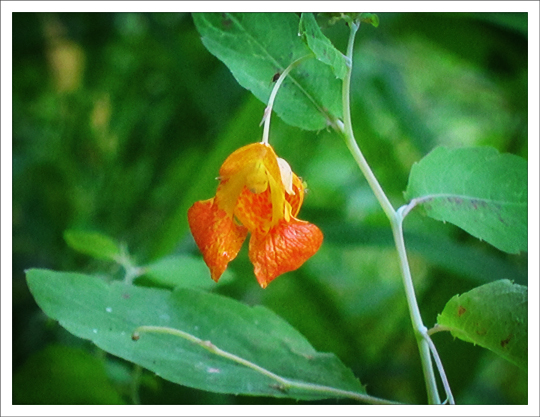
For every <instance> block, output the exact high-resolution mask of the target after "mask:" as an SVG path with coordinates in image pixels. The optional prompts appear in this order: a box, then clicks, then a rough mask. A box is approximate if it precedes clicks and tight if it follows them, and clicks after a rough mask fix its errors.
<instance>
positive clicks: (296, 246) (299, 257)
mask: <svg viewBox="0 0 540 417" xmlns="http://www.w3.org/2000/svg"><path fill="white" fill-rule="evenodd" d="M322 240H323V234H322V232H321V231H320V230H319V228H318V227H317V226H315V225H314V224H311V223H308V222H305V221H302V220H298V219H296V218H294V217H291V219H290V221H289V222H287V221H284V220H282V221H281V222H279V223H278V224H277V225H276V226H275V227H274V228H272V229H271V230H270V231H269V232H268V233H266V234H259V233H254V234H252V236H251V239H250V242H249V259H250V260H251V262H252V263H253V266H254V267H255V276H256V277H257V281H259V284H260V286H261V287H262V288H265V287H266V286H267V285H268V284H269V283H270V282H271V281H272V280H273V279H274V278H276V277H277V276H279V275H281V274H284V273H285V272H289V271H294V270H295V269H298V268H300V267H301V266H302V264H303V263H304V262H306V261H307V260H308V259H309V258H310V257H311V256H313V255H314V254H315V253H316V252H317V250H319V247H320V246H321V244H322Z"/></svg>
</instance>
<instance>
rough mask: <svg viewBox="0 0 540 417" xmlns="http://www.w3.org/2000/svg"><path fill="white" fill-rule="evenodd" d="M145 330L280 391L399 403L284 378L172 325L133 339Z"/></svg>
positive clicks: (152, 327) (133, 337) (375, 402)
mask: <svg viewBox="0 0 540 417" xmlns="http://www.w3.org/2000/svg"><path fill="white" fill-rule="evenodd" d="M144 332H151V333H164V334H170V335H173V336H178V337H181V338H183V339H185V340H188V341H190V342H192V343H195V344H197V345H199V346H200V347H201V348H203V349H206V350H208V351H209V352H211V353H213V354H214V355H217V356H221V357H222V358H225V359H228V360H230V361H232V362H235V363H238V364H240V365H243V366H245V367H247V368H250V369H252V370H254V371H256V372H258V373H260V374H262V375H265V376H267V377H268V378H270V379H273V380H274V381H276V382H277V384H275V385H273V386H275V388H276V389H278V390H280V391H287V390H289V389H291V388H296V389H301V390H304V391H315V392H321V393H325V394H329V395H331V396H336V397H344V398H352V399H354V400H357V401H362V402H365V403H368V404H386V405H390V404H399V403H397V402H393V401H388V400H385V399H382V398H377V397H373V396H371V395H367V394H362V393H358V392H353V391H346V390H341V389H338V388H334V387H328V386H325V385H318V384H310V383H307V382H300V381H294V380H291V379H287V378H283V377H281V376H279V375H277V374H275V373H273V372H271V371H269V370H267V369H265V368H263V367H261V366H259V365H257V364H255V363H253V362H250V361H248V360H246V359H244V358H241V357H240V356H236V355H235V354H233V353H230V352H227V351H225V350H223V349H220V348H218V347H217V346H216V345H214V344H213V343H212V342H210V341H209V340H202V339H199V338H198V337H196V336H193V335H192V334H189V333H186V332H184V331H182V330H178V329H173V328H171V327H161V326H140V327H137V328H136V329H135V331H134V332H133V336H132V339H133V340H139V338H140V333H144Z"/></svg>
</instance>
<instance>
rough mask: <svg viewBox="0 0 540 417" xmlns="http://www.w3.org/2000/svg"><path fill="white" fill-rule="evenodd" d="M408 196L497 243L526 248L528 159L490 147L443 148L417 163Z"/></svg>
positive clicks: (507, 247)
mask: <svg viewBox="0 0 540 417" xmlns="http://www.w3.org/2000/svg"><path fill="white" fill-rule="evenodd" d="M405 198H407V199H408V200H412V199H415V201H414V203H416V204H421V205H422V206H423V207H424V209H425V212H426V214H427V215H428V216H430V217H432V218H434V219H437V220H442V221H448V222H450V223H453V224H455V225H456V226H459V227H461V228H462V229H464V230H465V231H467V232H468V233H470V234H471V235H473V236H475V237H477V238H479V239H482V240H485V241H486V242H488V243H490V244H492V245H493V246H495V247H496V248H498V249H500V250H502V251H505V252H509V253H517V252H519V251H527V161H525V160H524V159H523V158H520V157H518V156H516V155H511V154H499V153H498V152H497V150H495V149H494V148H490V147H478V148H458V149H448V148H445V147H439V148H436V149H435V150H433V151H432V152H431V153H429V154H428V155H427V156H426V157H425V158H423V159H422V160H421V161H420V162H418V163H415V164H414V166H413V167H412V169H411V173H410V176H409V184H408V186H407V191H406V192H405Z"/></svg>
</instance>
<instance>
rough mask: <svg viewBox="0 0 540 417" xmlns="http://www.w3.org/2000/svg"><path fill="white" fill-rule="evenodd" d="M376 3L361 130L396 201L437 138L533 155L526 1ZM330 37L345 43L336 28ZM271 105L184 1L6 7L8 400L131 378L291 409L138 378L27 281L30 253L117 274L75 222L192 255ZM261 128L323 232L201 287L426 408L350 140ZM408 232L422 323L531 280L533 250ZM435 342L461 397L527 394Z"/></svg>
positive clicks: (514, 379)
mask: <svg viewBox="0 0 540 417" xmlns="http://www.w3.org/2000/svg"><path fill="white" fill-rule="evenodd" d="M378 16H379V20H380V24H379V27H378V28H374V27H373V26H371V25H362V26H361V28H360V31H359V33H358V36H357V43H356V48H355V58H354V70H353V80H352V98H353V103H352V109H353V126H354V128H355V133H356V136H357V139H358V141H359V144H360V146H361V148H362V150H363V151H364V153H365V156H366V158H367V160H368V162H369V163H370V165H371V166H372V168H373V170H374V172H375V174H376V175H377V177H378V178H379V180H380V182H381V185H382V186H383V188H384V189H385V191H386V192H387V193H388V194H389V197H390V199H391V201H392V203H393V204H394V206H396V207H398V206H400V205H402V204H403V203H405V200H404V198H403V194H402V193H403V191H404V190H405V187H406V184H407V178H408V174H409V170H410V168H411V166H412V164H413V163H414V162H415V161H418V160H419V159H420V158H421V157H422V156H424V155H425V154H427V153H428V152H429V151H430V150H431V149H432V148H434V147H435V146H437V145H446V146H455V145H490V146H492V147H495V148H496V149H498V150H499V152H510V153H514V154H517V155H520V156H523V157H525V158H527V15H526V14H413V13H410V14H385V13H378ZM323 32H324V33H325V34H326V35H327V36H329V37H330V38H331V39H332V40H333V41H334V44H335V45H336V46H337V47H338V49H340V50H341V51H344V49H345V48H344V47H345V45H346V41H347V35H348V30H347V27H346V26H345V25H344V23H339V22H338V23H336V24H334V25H328V26H326V25H325V26H323ZM269 83H271V79H269ZM277 100H278V101H279V95H278V98H277ZM263 110H264V104H263V103H261V102H259V101H258V100H257V99H256V98H254V97H253V96H252V95H251V93H249V92H247V91H245V90H243V89H242V88H241V87H240V86H239V85H238V83H237V82H236V81H235V79H234V78H233V76H232V75H231V74H230V72H229V71H228V69H227V68H226V67H225V66H224V65H223V64H221V63H220V62H219V61H218V60H217V59H216V58H214V57H213V56H212V55H211V54H210V53H209V52H208V51H207V50H206V49H205V47H204V46H203V44H202V42H201V40H200V37H199V34H198V33H197V31H196V30H195V26H194V24H193V20H192V17H191V16H190V15H189V14H136V13H119V14H113V13H111V14H106V13H96V14H77V13H75V14H74V13H70V14H33V13H18V14H14V17H13V372H14V377H13V378H14V391H16V392H14V395H13V400H14V401H16V402H18V403H28V402H33V403H45V402H47V398H49V401H51V402H52V401H54V402H58V403H70V402H71V403H72V402H82V403H90V402H103V403H109V402H110V403H112V402H121V401H124V402H132V401H137V395H135V394H134V393H133V392H132V390H131V387H132V380H133V378H135V379H136V380H138V381H140V390H139V397H140V401H141V402H142V403H149V404H170V403H173V404H199V403H200V404H204V403H212V404H214V403H217V404H242V403H296V402H292V401H290V400H278V399H272V398H266V397H241V396H228V395H220V394H214V393H208V392H205V391H197V390H192V389H187V388H185V387H182V386H179V385H175V384H172V383H169V382H166V381H164V380H162V379H160V378H159V377H156V376H154V375H152V374H150V373H149V372H146V371H142V372H141V371H140V370H138V369H136V368H134V367H133V365H132V364H130V363H127V362H123V361H121V360H119V359H117V358H115V357H113V356H111V355H106V354H104V353H103V352H101V351H99V350H98V349H96V347H95V346H92V345H90V344H88V343H87V342H84V341H82V340H80V339H77V338H75V337H73V336H71V335H70V334H68V333H67V332H66V331H64V330H63V329H62V328H61V327H60V326H59V325H58V324H56V323H53V322H50V321H48V320H47V319H46V317H45V316H44V314H43V312H42V311H41V310H40V309H39V308H37V306H36V305H35V303H34V301H33V299H32V297H31V295H30V294H29V292H28V289H27V287H26V283H25V279H24V270H25V269H27V268H30V267H43V268H50V269H55V270H60V271H80V272H87V273H102V274H104V273H106V274H108V275H113V276H119V275H120V272H121V271H118V270H117V269H114V268H113V269H111V266H110V263H108V262H105V261H98V260H96V261H90V260H89V258H88V257H87V256H85V255H83V254H80V253H77V252H75V251H74V250H72V249H70V248H69V246H68V245H67V244H66V242H65V240H64V232H65V231H66V230H68V229H79V230H89V231H92V230H96V231H99V232H102V233H105V234H107V235H110V236H114V238H115V239H116V240H120V241H123V242H125V244H126V245H127V246H128V248H129V250H130V253H132V254H134V255H135V257H136V260H137V261H138V263H139V264H140V265H148V264H152V263H153V262H157V261H158V260H159V259H161V258H162V257H163V256H166V255H173V256H200V255H199V254H198V252H197V250H196V247H195V245H194V243H193V240H192V238H191V236H190V235H189V231H188V227H187V219H186V211H187V208H188V207H189V206H191V204H193V202H194V201H197V200H201V199H205V198H209V197H211V196H212V195H213V194H214V191H215V187H216V185H217V184H216V181H215V177H216V176H217V173H218V169H219V166H220V165H221V163H222V162H223V160H224V159H225V158H226V156H227V155H228V154H229V153H231V152H232V151H233V150H234V149H236V148H238V147H240V146H242V145H245V144H247V143H251V142H255V141H258V140H260V138H261V135H262V129H261V128H260V127H259V122H260V120H261V118H262V115H263ZM270 141H271V143H272V144H273V146H274V147H275V149H276V152H277V153H278V154H279V155H280V156H281V157H283V158H285V159H287V161H288V162H289V163H290V165H291V166H292V167H293V169H294V171H295V172H297V173H298V174H299V175H301V176H302V177H303V179H304V180H305V181H307V184H308V187H309V193H308V195H307V197H306V201H305V203H304V206H303V208H302V213H303V214H302V216H303V218H305V219H306V220H309V221H310V222H313V223H315V224H317V225H318V226H320V228H321V229H322V231H323V233H324V234H325V242H324V243H323V246H322V248H321V250H320V251H319V252H318V253H317V255H316V256H314V257H313V258H312V259H311V260H310V261H308V262H307V263H306V264H305V265H304V266H303V267H302V268H300V269H299V270H298V271H295V272H292V273H288V274H286V275H284V276H282V277H280V278H278V279H276V281H274V282H273V283H272V285H270V286H269V287H268V288H267V289H265V290H262V289H260V287H259V286H258V285H257V283H256V281H255V279H254V277H253V272H252V267H251V265H250V263H249V261H248V258H247V253H246V252H247V251H246V250H243V251H242V252H241V253H240V255H239V258H238V259H237V261H235V262H234V263H232V264H231V265H230V266H229V269H230V271H231V272H232V273H233V278H231V279H230V280H228V282H227V283H225V284H224V285H219V286H210V288H211V291H215V292H219V293H221V294H224V295H227V296H229V297H233V298H235V299H238V300H240V301H242V302H244V303H246V304H249V305H256V304H257V305H258V304H262V305H265V306H266V307H268V308H270V309H271V310H273V311H274V312H275V313H277V314H278V315H279V316H281V317H283V318H284V319H286V320H287V321H288V322H289V323H290V324H291V325H292V326H293V327H295V328H296V329H297V330H298V331H300V333H302V334H303V335H304V336H305V337H306V339H307V340H309V342H310V343H311V344H312V345H313V347H314V348H315V349H316V350H317V351H328V352H333V353H335V354H336V355H337V356H338V357H339V358H340V359H341V361H342V362H343V363H345V365H347V366H348V367H350V368H351V369H352V370H353V371H354V372H355V374H356V375H357V376H358V377H359V378H360V379H361V381H362V382H363V383H367V384H368V392H369V393H370V394H372V395H376V396H380V397H385V398H389V399H393V400H397V401H405V402H425V400H426V398H425V386H424V382H423V376H422V372H421V366H420V361H419V357H418V352H417V347H416V342H415V340H414V336H413V335H412V331H411V326H410V323H409V321H410V320H409V314H408V311H407V308H406V304H405V299H404V293H403V288H402V284H401V279H400V277H399V270H398V265H397V257H396V254H395V251H394V249H393V246H392V240H391V234H390V233H389V227H388V224H387V220H386V218H385V217H384V215H383V213H382V211H381V209H380V208H379V207H378V205H377V203H376V200H375V198H374V197H373V195H372V193H371V191H370V189H369V188H368V186H367V184H366V182H365V180H364V179H363V178H362V176H361V174H360V172H359V170H358V169H357V168H356V166H355V164H354V161H353V160H352V158H351V157H350V155H349V154H348V151H347V149H346V147H345V145H344V144H343V143H342V141H341V139H340V138H339V137H338V136H337V135H336V134H334V133H332V132H330V131H325V130H323V131H320V132H318V133H317V132H308V131H302V130H299V129H297V128H294V127H290V126H288V125H286V124H284V123H283V122H282V121H281V120H280V119H279V118H278V117H275V118H273V121H272V129H271V132H270ZM405 233H406V236H405V239H406V243H407V244H408V245H409V249H410V255H411V256H410V262H411V267H412V273H413V277H414V281H415V286H416V290H417V296H418V299H419V303H420V309H421V311H422V315H423V318H424V322H425V323H426V325H428V326H431V325H433V324H435V322H436V317H437V313H440V312H441V311H442V309H443V308H444V305H445V303H446V302H447V301H448V300H449V299H450V298H451V297H452V296H453V295H455V294H457V293H464V292H466V291H468V290H470V289H472V288H473V287H476V286H478V285H479V283H485V282H489V281H491V280H494V279H499V278H507V279H511V280H514V281H515V282H516V283H519V284H522V285H526V284H527V275H526V270H527V255H526V254H522V255H508V254H505V253H502V252H500V251H498V250H496V249H494V248H492V247H490V246H489V245H487V244H486V243H482V242H479V241H477V240H476V239H474V238H472V237H470V236H469V235H467V234H466V233H465V232H462V231H460V230H459V229H458V228H456V227H454V226H452V225H449V224H442V223H439V222H436V221H434V220H430V219H427V218H423V217H421V216H419V215H418V214H416V213H414V212H413V213H412V214H410V215H409V216H408V218H407V221H406V223H405ZM493 265H498V267H497V268H495V267H493ZM487 268H493V272H492V273H486V271H487ZM500 271H504V276H496V275H495V274H499V273H500V274H502V272H500ZM208 280H210V278H209V276H208ZM155 282H156V281H155V280H154V281H153V280H152V279H148V280H146V281H143V282H142V283H141V284H140V285H155V284H154V283H155ZM434 342H435V343H436V344H437V347H438V349H439V352H440V355H441V358H442V361H443V363H444V365H445V369H446V371H447V374H448V378H449V381H450V384H451V386H452V388H453V392H454V395H455V397H456V401H457V402H458V403H483V404H486V403H487V404H499V403H505V404H521V403H527V375H526V373H525V372H524V371H521V370H520V369H519V368H517V367H515V366H514V365H512V364H509V363H506V362H505V361H503V360H500V359H498V358H497V357H496V356H495V355H494V354H493V353H491V352H489V351H487V350H483V349H481V348H480V347H475V346H473V345H470V344H467V343H464V342H462V341H459V340H453V339H452V336H451V335H450V334H447V333H444V334H443V333H441V334H436V335H434ZM58 345H63V347H62V348H58ZM66 349H67V350H66ZM66 352H68V353H66ZM98 363H99V364H100V365H92V364H98ZM36 364H39V367H37V368H36V367H35V366H37V365H36ZM89 364H90V365H91V366H89ZM98 366H99V367H100V368H99V369H98V368H97V367H98ZM49 368H50V369H53V370H56V371H57V373H56V374H55V375H62V373H63V372H64V373H65V372H67V371H68V370H69V372H70V373H69V375H68V376H69V377H70V383H69V384H66V385H58V389H57V390H56V391H55V397H54V399H53V398H51V397H49V396H48V395H49V394H47V393H46V391H45V390H41V391H40V390H39V389H38V388H36V387H43V384H48V383H50V381H49V380H47V378H46V375H47V373H46V372H44V371H43V370H44V369H45V370H46V369H49ZM90 368H92V369H90ZM103 370H105V371H104V372H106V376H107V383H104V382H103V379H102V373H103ZM92 373H94V374H95V375H93V374H92ZM74 375H75V376H76V375H80V384H81V385H80V386H79V388H80V389H81V390H84V389H85V388H84V387H87V386H88V385H87V384H88V380H89V378H90V379H91V380H93V381H94V382H95V384H99V385H100V386H99V387H96V391H95V393H89V394H88V395H87V396H80V397H77V396H75V395H74V394H73V393H74V392H75V393H76V392H78V391H77V390H76V389H68V386H70V387H71V388H73V385H74V384H77V383H78V382H77V381H76V378H75V377H74ZM85 375H86V376H85ZM40 381H41V382H40ZM15 382H16V383H15ZM97 388H99V389H97ZM36 390H37V391H36ZM107 390H109V392H108V393H106V392H104V391H107ZM36 392H37V394H36ZM43 393H45V394H43ZM42 394H43V395H42ZM326 402H327V403H332V404H334V403H336V402H338V403H347V401H336V400H334V401H326Z"/></svg>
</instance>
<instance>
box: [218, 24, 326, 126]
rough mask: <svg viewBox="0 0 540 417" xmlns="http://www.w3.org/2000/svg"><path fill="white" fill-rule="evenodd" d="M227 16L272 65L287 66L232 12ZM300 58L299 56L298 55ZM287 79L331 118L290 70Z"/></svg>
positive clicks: (322, 112) (321, 111)
mask: <svg viewBox="0 0 540 417" xmlns="http://www.w3.org/2000/svg"><path fill="white" fill-rule="evenodd" d="M227 16H228V17H229V18H230V19H231V20H232V21H233V22H234V24H235V25H237V26H238V27H239V28H240V29H241V30H242V31H243V32H244V33H245V34H246V36H247V37H249V39H251V40H252V41H253V43H254V44H255V45H257V47H258V48H259V49H260V50H261V51H262V52H263V53H264V54H265V55H266V56H267V58H268V60H269V61H271V62H272V63H273V64H274V65H276V66H277V67H279V68H282V70H283V69H285V68H286V67H287V66H285V67H283V65H282V64H281V63H279V62H278V61H277V60H276V59H275V58H274V57H273V56H272V55H271V54H270V53H269V52H268V50H267V49H266V48H264V47H263V46H262V45H261V44H260V42H259V41H258V40H257V38H255V37H253V35H252V34H251V33H250V32H248V31H247V30H246V28H245V27H244V26H243V25H242V24H240V22H239V21H238V19H236V18H234V16H233V14H232V13H227ZM298 58H300V57H298ZM288 77H289V79H290V80H291V81H292V82H293V83H294V84H295V85H296V87H297V88H298V89H299V90H300V91H301V92H302V93H303V94H304V95H305V96H306V97H307V98H308V99H309V101H310V102H311V103H312V104H313V106H315V108H316V109H317V111H319V113H321V114H322V116H323V117H324V118H325V119H326V120H332V115H331V114H330V113H327V112H325V111H324V110H323V109H322V108H321V106H320V105H319V104H318V103H317V101H316V100H315V98H314V97H313V96H312V95H311V94H309V93H308V92H307V91H306V89H305V88H304V87H303V86H302V85H301V83H300V82H299V81H298V80H297V79H296V78H295V77H294V75H293V74H292V72H291V73H290V74H289V75H288Z"/></svg>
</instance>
